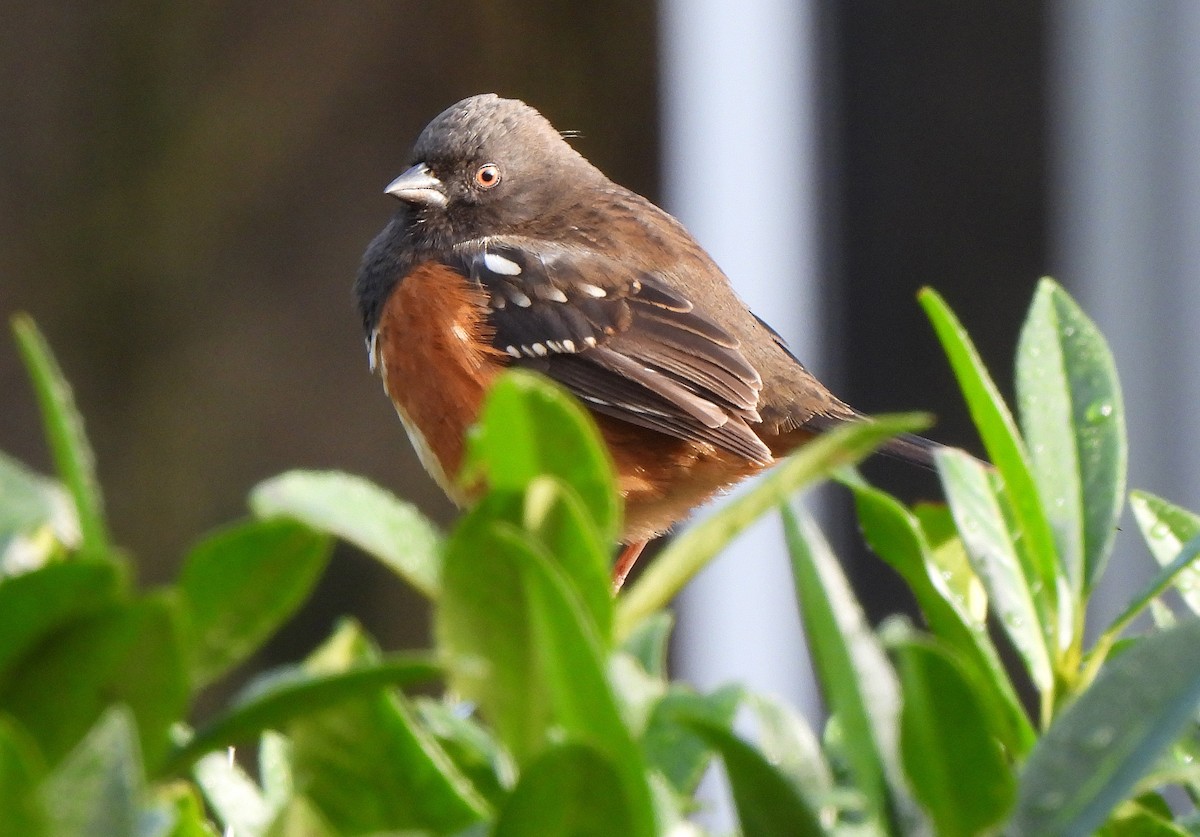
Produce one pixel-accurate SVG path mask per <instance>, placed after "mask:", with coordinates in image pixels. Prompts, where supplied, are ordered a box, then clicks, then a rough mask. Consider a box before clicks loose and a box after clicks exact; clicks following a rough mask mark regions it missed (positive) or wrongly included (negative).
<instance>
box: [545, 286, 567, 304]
mask: <svg viewBox="0 0 1200 837" xmlns="http://www.w3.org/2000/svg"><path fill="white" fill-rule="evenodd" d="M540 296H541V297H542V298H543V299H547V300H549V301H550V302H566V301H567V295H566V294H564V293H563V292H562V291H560V290H559V289H558V288H550V289H549V290H547V291H543V292H542V293H541V294H540Z"/></svg>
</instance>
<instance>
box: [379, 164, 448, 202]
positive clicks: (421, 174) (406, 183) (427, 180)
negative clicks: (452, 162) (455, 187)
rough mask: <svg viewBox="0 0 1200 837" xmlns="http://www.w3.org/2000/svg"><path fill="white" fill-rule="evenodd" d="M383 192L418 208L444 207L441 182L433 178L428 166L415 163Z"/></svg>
mask: <svg viewBox="0 0 1200 837" xmlns="http://www.w3.org/2000/svg"><path fill="white" fill-rule="evenodd" d="M383 191H384V192H385V193H386V194H389V195H393V196H395V197H397V198H399V199H400V200H402V201H404V202H405V203H414V204H417V205H418V206H445V205H446V192H445V190H443V189H442V181H440V180H438V179H437V178H436V177H434V176H433V172H431V171H430V170H429V166H427V165H425V164H424V163H417V164H416V165H415V166H413V167H412V168H411V169H409V170H408V171H406V172H405V173H404V174H402V175H400V176H399V177H397V178H396V179H395V180H393V181H392V182H391V183H389V184H388V187H387V188H386V189H384V190H383Z"/></svg>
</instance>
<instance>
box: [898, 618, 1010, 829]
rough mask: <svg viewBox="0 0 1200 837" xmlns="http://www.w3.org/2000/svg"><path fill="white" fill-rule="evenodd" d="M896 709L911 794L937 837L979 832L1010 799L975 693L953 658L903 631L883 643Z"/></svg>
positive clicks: (1005, 770)
mask: <svg viewBox="0 0 1200 837" xmlns="http://www.w3.org/2000/svg"><path fill="white" fill-rule="evenodd" d="M888 648H889V650H890V651H891V652H892V654H893V656H894V657H895V659H896V668H897V670H898V672H899V674H900V688H901V693H902V695H903V698H904V708H903V710H902V711H901V713H900V746H901V752H902V754H903V759H904V770H905V773H906V774H907V775H908V779H909V782H910V783H911V785H912V789H913V793H914V795H915V796H916V797H917V799H918V800H919V801H920V802H921V804H922V805H923V806H924V807H925V810H926V811H927V812H928V813H929V816H930V818H931V819H932V820H933V823H934V826H935V829H936V832H937V834H938V835H939V837H954V835H964V837H970V835H974V834H980V833H983V832H984V831H985V830H986V828H987V827H988V826H990V825H992V824H993V823H996V822H998V821H999V820H1000V819H1001V818H1002V817H1004V815H1005V814H1007V813H1008V811H1009V809H1010V808H1011V807H1012V804H1013V801H1014V800H1015V798H1016V780H1015V778H1014V777H1013V774H1012V771H1011V769H1010V768H1009V766H1008V763H1007V761H1006V759H1005V757H1004V752H1003V750H1002V749H1001V747H1000V744H999V742H998V741H997V740H996V739H995V738H993V737H992V735H991V734H990V732H989V726H990V724H989V723H988V719H987V717H986V715H985V710H984V708H983V706H984V704H983V701H982V700H981V696H980V693H979V691H978V690H977V689H976V688H975V687H974V684H973V683H972V681H971V680H969V679H968V678H967V676H966V675H965V674H964V673H963V671H962V669H960V668H959V664H958V663H957V661H956V660H955V658H954V657H953V656H952V655H951V654H950V653H948V652H947V651H946V650H945V649H944V648H942V647H940V646H939V645H937V644H936V643H934V642H933V641H931V640H929V639H925V638H921V637H919V636H917V635H916V634H914V633H912V632H911V631H905V632H904V635H903V636H900V637H897V638H895V639H891V640H890V641H889V642H888Z"/></svg>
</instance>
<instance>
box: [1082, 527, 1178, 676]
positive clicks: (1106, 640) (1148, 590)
mask: <svg viewBox="0 0 1200 837" xmlns="http://www.w3.org/2000/svg"><path fill="white" fill-rule="evenodd" d="M1197 557H1200V535H1197V536H1196V537H1194V538H1192V539H1191V540H1190V541H1188V542H1187V543H1185V544H1184V545H1183V547H1182V548H1181V549H1180V550H1179V554H1178V555H1176V556H1175V559H1174V560H1173V561H1171V563H1169V564H1167V565H1166V566H1165V567H1163V568H1162V569H1161V570H1159V572H1158V574H1157V575H1156V576H1154V578H1152V579H1150V581H1149V582H1147V583H1146V586H1145V587H1143V588H1142V590H1141V592H1139V593H1138V594H1137V595H1136V596H1134V597H1133V600H1132V601H1130V603H1129V604H1128V605H1126V607H1125V609H1124V610H1123V611H1121V613H1120V614H1119V615H1118V616H1117V618H1115V619H1114V620H1113V621H1112V624H1111V625H1109V626H1108V628H1107V629H1106V630H1105V631H1104V633H1103V634H1101V636H1100V637H1099V638H1098V639H1097V640H1096V645H1095V647H1094V648H1093V650H1092V652H1091V653H1092V654H1093V655H1098V656H1099V657H1100V659H1101V660H1102V659H1103V657H1104V655H1106V654H1107V653H1108V650H1109V648H1110V647H1111V646H1112V645H1113V644H1114V643H1115V642H1116V641H1117V639H1118V638H1119V637H1120V635H1121V633H1122V632H1123V631H1124V630H1125V629H1126V628H1127V627H1129V625H1130V624H1132V622H1133V620H1134V619H1136V618H1137V616H1138V614H1140V613H1141V612H1142V610H1143V609H1145V608H1146V607H1147V606H1148V605H1149V604H1150V603H1151V602H1152V601H1154V600H1155V599H1157V598H1158V597H1159V596H1161V595H1162V594H1163V593H1165V592H1166V591H1167V588H1168V587H1170V586H1171V584H1172V583H1175V584H1179V579H1180V577H1181V576H1182V575H1183V574H1184V573H1188V572H1194V570H1193V569H1191V567H1192V565H1193V564H1194V563H1195V562H1196V559H1197Z"/></svg>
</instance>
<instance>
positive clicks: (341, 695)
mask: <svg viewBox="0 0 1200 837" xmlns="http://www.w3.org/2000/svg"><path fill="white" fill-rule="evenodd" d="M440 673H441V670H440V669H439V668H438V666H437V665H436V664H434V663H433V662H431V661H430V660H429V659H427V658H426V657H424V656H422V655H417V654H393V655H389V656H387V657H384V658H383V659H380V660H377V661H375V662H370V663H365V662H364V663H356V664H354V665H353V666H350V667H348V668H346V669H345V670H344V671H338V672H334V673H330V674H314V673H312V672H311V671H309V670H308V669H307V668H305V667H303V666H285V667H283V668H281V669H276V670H275V671H271V672H268V673H266V674H263V675H260V676H259V677H257V678H255V679H254V680H253V681H251V682H250V684H249V685H247V686H246V688H244V689H243V690H242V691H241V692H240V693H239V694H238V695H237V696H236V697H235V698H234V699H233V701H232V702H231V704H230V707H229V709H228V710H226V711H225V712H224V713H222V714H221V715H219V716H217V717H216V718H215V719H214V720H212V721H210V722H209V723H208V724H207V725H206V726H204V727H203V728H202V729H200V730H199V731H198V732H197V733H196V734H195V736H193V737H192V738H191V740H189V741H188V742H187V743H186V744H185V745H183V746H182V747H180V748H179V749H177V750H176V751H175V752H173V753H172V754H171V759H170V762H169V763H168V765H167V766H166V767H165V768H164V770H163V772H164V773H172V772H176V771H179V770H182V769H184V768H185V767H186V766H187V765H188V764H189V763H190V762H191V761H192V760H193V759H195V758H197V757H198V756H200V755H201V754H202V753H208V752H212V751H213V750H216V749H218V748H221V747H226V746H229V745H230V744H235V743H237V742H239V741H246V740H248V739H250V738H252V737H254V736H255V735H258V734H259V733H261V732H263V731H264V730H267V729H279V728H281V727H283V726H284V725H285V724H287V723H288V722H290V721H292V720H294V719H296V718H299V717H302V716H303V715H306V714H309V713H312V712H318V711H321V710H324V709H327V708H329V707H331V706H335V705H337V704H339V703H342V702H343V701H346V700H349V699H351V698H365V697H369V696H371V695H372V694H373V693H375V692H377V691H378V690H381V689H384V688H385V687H389V686H394V687H398V686H410V685H415V684H418V683H424V682H427V681H429V680H432V679H434V678H436V677H437V676H438V675H439V674H440Z"/></svg>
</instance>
